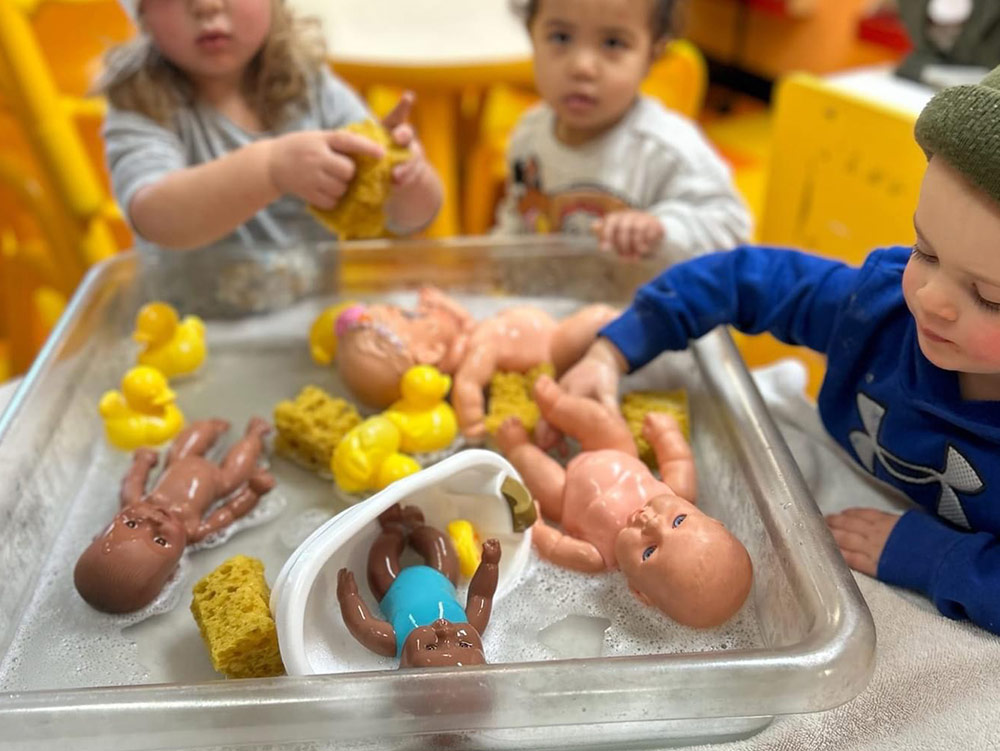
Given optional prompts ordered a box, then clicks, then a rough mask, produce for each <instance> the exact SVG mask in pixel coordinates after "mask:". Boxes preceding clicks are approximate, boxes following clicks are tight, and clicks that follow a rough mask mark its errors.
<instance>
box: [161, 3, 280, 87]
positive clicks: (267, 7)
mask: <svg viewBox="0 0 1000 751" xmlns="http://www.w3.org/2000/svg"><path fill="white" fill-rule="evenodd" d="M271 10H272V0H143V2H142V26H143V28H144V29H145V30H146V32H147V33H148V34H149V35H150V37H151V38H152V40H153V43H154V44H155V45H156V48H157V49H158V50H160V52H161V53H162V54H163V55H164V56H165V57H166V58H167V59H168V60H170V61H171V62H172V63H174V65H176V66H177V67H179V68H180V69H181V70H183V71H184V72H185V73H187V74H188V76H190V77H191V78H192V80H193V81H194V83H195V85H196V86H197V85H198V84H199V83H202V82H207V81H212V80H226V79H236V80H238V79H240V78H241V77H242V75H243V71H244V70H245V69H246V66H247V64H248V63H249V62H250V60H252V59H253V56H254V55H256V54H257V51H258V50H259V49H260V48H261V47H262V46H263V44H264V41H265V40H266V39H267V35H268V33H269V32H270V30H271Z"/></svg>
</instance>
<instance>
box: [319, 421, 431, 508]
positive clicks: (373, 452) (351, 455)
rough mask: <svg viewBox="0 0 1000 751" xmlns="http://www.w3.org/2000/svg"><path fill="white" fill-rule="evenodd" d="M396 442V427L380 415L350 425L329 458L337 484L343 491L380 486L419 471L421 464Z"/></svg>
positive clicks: (379, 488) (371, 488)
mask: <svg viewBox="0 0 1000 751" xmlns="http://www.w3.org/2000/svg"><path fill="white" fill-rule="evenodd" d="M399 442H400V434H399V430H398V429H397V428H396V426H395V425H393V424H392V421H391V420H389V419H388V418H386V417H384V416H382V415H375V417H369V418H368V419H367V420H365V421H364V422H363V423H361V424H360V425H356V426H355V427H353V428H351V429H350V430H349V431H348V432H347V435H345V436H344V437H343V439H342V440H341V441H340V443H338V444H337V448H336V449H334V451H333V459H332V460H331V461H330V470H331V471H332V472H333V479H334V480H336V482H337V486H338V487H339V488H340V489H341V490H343V491H344V492H346V493H360V492H363V491H365V490H382V488H384V487H386V486H387V485H389V484H390V483H392V482H394V481H395V480H398V479H399V478H400V477H406V476H407V475H412V474H413V473H414V472H417V471H419V470H420V465H419V464H417V462H416V461H414V459H413V458H412V457H409V456H405V455H403V454H401V453H399Z"/></svg>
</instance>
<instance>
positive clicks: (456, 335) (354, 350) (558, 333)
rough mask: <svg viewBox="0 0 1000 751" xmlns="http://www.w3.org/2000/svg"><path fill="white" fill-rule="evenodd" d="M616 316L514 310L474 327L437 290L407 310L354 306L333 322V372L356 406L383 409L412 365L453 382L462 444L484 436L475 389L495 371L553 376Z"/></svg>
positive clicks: (602, 309)
mask: <svg viewBox="0 0 1000 751" xmlns="http://www.w3.org/2000/svg"><path fill="white" fill-rule="evenodd" d="M615 316H616V311H615V309H614V308H611V307H610V306H607V305H589V306H587V307H585V308H582V309H581V310H579V311H577V312H576V313H574V314H573V315H571V316H569V317H568V318H566V319H564V320H562V321H559V322H557V321H556V320H555V319H554V318H553V317H552V316H551V315H549V314H548V313H546V312H545V311H543V310H540V309H538V308H532V307H527V306H517V307H513V308H508V309H507V310H504V311H502V312H500V313H499V314H497V315H495V316H493V317H491V318H488V319H486V320H485V321H480V322H477V321H475V320H474V319H473V318H472V316H471V315H469V313H468V312H467V311H466V310H465V309H464V308H463V307H462V306H461V305H459V304H458V303H457V302H455V301H454V300H452V299H451V298H449V297H448V296H446V295H445V294H444V293H442V292H441V291H440V290H437V289H434V288H430V287H425V288H424V289H422V290H421V291H420V295H419V298H418V301H417V307H416V309H415V310H413V311H410V310H404V309H402V308H399V307H397V306H394V305H368V306H362V305H358V306H354V307H352V308H349V309H347V310H345V311H344V312H343V313H341V314H340V316H339V317H338V319H337V322H336V329H337V336H338V339H339V344H338V352H337V371H338V373H339V374H340V377H341V379H342V380H343V381H344V383H345V384H346V385H347V387H348V388H349V389H350V390H351V391H352V392H353V393H354V395H355V396H357V397H358V398H359V399H361V400H362V401H364V402H366V403H368V404H370V405H371V406H373V407H380V408H385V407H388V406H389V404H391V403H392V402H393V401H395V400H397V399H399V397H400V392H399V383H400V379H401V378H402V377H403V374H404V373H405V372H406V371H407V369H409V368H410V367H412V366H413V365H419V364H428V365H433V366H434V367H436V368H437V369H438V370H440V371H441V372H443V373H447V374H449V375H454V386H453V388H452V405H453V406H454V408H455V412H456V413H457V416H458V424H459V427H460V429H461V431H462V434H463V435H464V436H465V437H466V438H470V439H477V438H481V437H482V436H483V435H484V434H485V432H486V427H485V424H484V416H485V409H484V406H485V405H484V398H483V389H484V388H485V387H486V385H487V384H488V383H489V380H490V377H491V376H492V375H493V373H494V372H496V371H498V370H503V371H514V372H525V371H527V370H528V369H529V368H532V367H534V366H535V365H539V364H541V363H547V362H551V363H553V364H554V365H555V367H556V370H557V371H558V372H562V371H563V370H564V369H565V368H568V367H569V366H570V365H572V364H573V363H574V362H576V360H577V359H578V358H579V357H580V355H581V354H582V353H583V352H584V351H585V350H586V348H587V346H589V344H590V342H591V341H592V340H593V337H594V336H595V334H596V332H597V331H598V329H599V328H600V327H601V326H602V325H604V324H605V323H607V322H608V321H610V320H612V319H613V318H614V317H615Z"/></svg>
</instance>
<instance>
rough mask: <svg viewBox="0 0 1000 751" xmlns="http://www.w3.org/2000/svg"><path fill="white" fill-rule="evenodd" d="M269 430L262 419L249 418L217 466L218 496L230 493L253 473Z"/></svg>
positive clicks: (268, 426)
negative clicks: (240, 435) (219, 465)
mask: <svg viewBox="0 0 1000 751" xmlns="http://www.w3.org/2000/svg"><path fill="white" fill-rule="evenodd" d="M270 431H271V426H270V425H268V424H267V423H266V422H265V421H264V420H262V419H260V418H259V417H252V418H250V422H249V423H247V429H246V432H245V433H244V434H243V437H242V438H240V440H238V441H237V442H236V443H234V444H233V446H232V448H230V449H229V452H228V453H227V454H226V458H225V459H223V460H222V466H221V467H219V497H221V496H224V495H228V494H229V493H232V492H233V491H234V490H236V488H238V487H239V486H240V485H242V484H243V483H245V482H246V481H247V480H248V479H249V478H250V476H251V475H253V473H254V472H255V471H256V469H257V460H258V459H259V458H260V455H261V453H263V451H264V436H265V435H267V434H268V433H269V432H270Z"/></svg>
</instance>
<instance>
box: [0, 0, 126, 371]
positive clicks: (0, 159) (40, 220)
mask: <svg viewBox="0 0 1000 751" xmlns="http://www.w3.org/2000/svg"><path fill="white" fill-rule="evenodd" d="M85 5H90V6H91V7H90V8H87V7H83V6H85ZM55 6H64V7H65V8H66V9H67V10H68V11H69V15H70V16H76V21H71V20H69V19H68V18H67V16H65V15H62V16H61V15H60V14H59V13H58V12H56V10H55ZM107 18H113V19H114V24H115V28H114V29H113V30H112V32H111V33H110V34H109V35H108V36H107V37H103V38H102V37H98V35H96V34H94V33H91V34H87V33H85V32H86V31H88V30H89V31H91V32H93V31H94V30H95V28H96V27H94V24H97V23H102V22H104V21H105V19H107ZM68 21H69V22H68ZM81 21H82V24H81V23H80V22H81ZM101 28H102V30H104V28H105V27H101ZM69 29H72V31H69ZM123 32H124V33H123ZM127 33H128V24H127V22H126V21H125V20H124V14H123V13H122V11H121V9H120V8H119V7H117V4H116V3H114V2H112V1H111V0H0V121H2V122H0V132H2V133H3V138H2V141H0V188H2V189H3V190H0V208H2V211H0V287H2V291H3V295H2V298H0V339H2V340H4V346H3V350H4V353H5V356H6V358H7V360H8V361H7V362H6V363H3V364H0V369H5V368H6V369H8V370H10V371H12V372H14V373H16V372H19V371H21V370H24V369H25V368H27V366H28V365H30V363H31V359H32V358H33V357H34V353H35V352H36V351H37V349H38V348H39V347H40V346H41V344H42V342H43V341H44V338H45V336H46V335H47V332H48V330H49V329H50V328H51V325H52V324H53V323H54V321H55V319H56V318H58V313H59V311H60V310H61V306H62V305H63V304H64V301H65V299H66V298H67V297H68V296H69V295H70V294H72V292H73V290H74V288H75V287H76V285H77V283H78V282H79V280H80V279H81V277H82V276H83V273H84V272H85V270H86V269H87V267H88V266H90V265H91V264H93V263H96V262H98V261H100V260H102V259H104V258H106V257H108V256H109V255H111V254H112V253H114V252H116V251H117V250H118V248H119V247H120V246H121V245H122V244H123V243H124V242H127V238H128V233H127V231H126V230H125V229H124V223H123V222H122V219H121V216H120V213H119V212H118V210H117V207H116V206H115V204H114V202H113V200H112V199H111V198H110V196H109V193H108V189H107V183H106V180H105V179H104V176H103V173H102V172H101V171H100V170H99V169H98V168H97V167H96V163H97V162H98V160H100V159H101V157H100V153H99V145H98V139H97V138H96V133H97V128H98V125H99V123H100V121H101V119H102V118H103V113H104V104H103V102H102V101H100V100H98V99H94V98H86V97H84V93H85V91H86V87H87V86H88V85H89V82H88V80H89V77H90V75H91V74H92V73H93V71H94V70H96V66H97V65H98V63H97V62H96V59H94V60H91V64H90V65H85V64H84V60H83V59H82V58H81V55H86V56H87V57H88V58H96V54H97V52H99V50H98V49H90V48H88V45H89V46H90V47H91V48H92V47H95V45H103V44H107V43H108V41H111V40H113V39H115V38H117V39H122V38H124V37H125V36H127ZM53 34H55V37H56V39H55V41H53V40H52V36H53ZM75 35H81V36H79V37H77V36H75ZM43 37H44V38H47V39H48V40H49V41H50V45H49V46H50V50H49V51H50V54H51V55H52V59H50V58H47V57H46V55H45V54H44V52H43V49H42V46H43V45H42V42H41V39H42V38H43ZM109 37H110V39H109ZM74 53H80V54H76V55H74ZM84 79H88V80H84ZM60 85H62V86H68V87H69V88H70V92H69V94H64V93H63V92H62V91H61V90H60ZM81 125H83V126H84V132H87V133H89V135H90V138H89V140H88V139H85V138H84V137H83V136H82V135H81V129H80V126H81ZM88 147H89V148H88Z"/></svg>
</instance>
